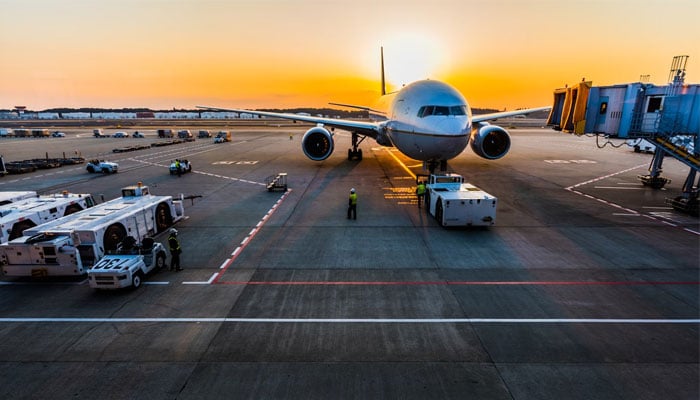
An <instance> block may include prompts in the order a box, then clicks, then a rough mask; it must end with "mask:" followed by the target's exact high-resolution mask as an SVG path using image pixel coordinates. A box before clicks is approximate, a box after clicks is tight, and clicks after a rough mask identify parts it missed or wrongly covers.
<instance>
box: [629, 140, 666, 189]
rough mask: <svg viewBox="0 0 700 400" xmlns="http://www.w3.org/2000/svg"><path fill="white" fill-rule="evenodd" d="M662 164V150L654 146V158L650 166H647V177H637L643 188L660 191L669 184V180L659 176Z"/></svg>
mask: <svg viewBox="0 0 700 400" xmlns="http://www.w3.org/2000/svg"><path fill="white" fill-rule="evenodd" d="M663 162H664V150H663V149H662V148H661V147H660V146H656V150H655V151H654V158H652V160H651V165H650V166H649V175H639V176H637V177H638V178H639V180H640V181H642V184H644V186H649V187H652V188H654V189H661V188H663V187H664V186H665V185H666V184H667V183H669V182H671V180H670V179H668V178H664V177H662V176H661V172H663V170H662V169H661V165H662V164H663Z"/></svg>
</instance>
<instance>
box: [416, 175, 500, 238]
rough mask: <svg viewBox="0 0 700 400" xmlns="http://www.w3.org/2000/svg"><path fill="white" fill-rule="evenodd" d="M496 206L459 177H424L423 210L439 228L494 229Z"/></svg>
mask: <svg viewBox="0 0 700 400" xmlns="http://www.w3.org/2000/svg"><path fill="white" fill-rule="evenodd" d="M419 179H420V178H419ZM496 203H497V199H496V197H494V196H492V195H490V194H488V193H486V192H484V191H483V190H481V189H479V188H478V187H476V186H474V185H472V184H470V183H464V178H463V177H462V176H461V175H457V174H450V173H447V174H442V175H436V174H432V175H430V176H429V177H428V182H427V184H426V193H425V206H426V208H427V210H428V212H429V213H430V215H432V216H433V217H435V219H436V220H437V222H438V223H439V224H440V225H441V226H491V225H494V224H495V223H496Z"/></svg>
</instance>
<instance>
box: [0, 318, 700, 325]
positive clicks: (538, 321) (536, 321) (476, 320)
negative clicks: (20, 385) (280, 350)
mask: <svg viewBox="0 0 700 400" xmlns="http://www.w3.org/2000/svg"><path fill="white" fill-rule="evenodd" d="M69 322H72V323H110V324H113V323H153V322H158V323H197V324H199V323H203V322H205V323H206V322H209V323H252V324H299V323H314V324H625V325H630V324H631V325H647V324H661V325H668V324H674V325H675V324H700V319H664V318H635V319H631V318H227V317H212V318H206V317H203V318H31V317H26V318H0V323H6V324H7V323H69Z"/></svg>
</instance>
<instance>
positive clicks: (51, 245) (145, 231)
mask: <svg viewBox="0 0 700 400" xmlns="http://www.w3.org/2000/svg"><path fill="white" fill-rule="evenodd" d="M183 217H184V207H183V201H182V199H180V200H173V198H172V197H171V196H154V195H151V194H150V193H149V191H148V187H147V186H142V185H140V184H139V185H137V186H129V187H126V188H124V189H122V197H120V198H117V199H114V200H110V201H108V202H105V203H102V204H100V205H97V206H95V207H92V208H90V209H87V210H84V211H80V212H77V213H75V214H72V215H69V216H66V217H63V218H59V219H57V220H55V221H52V222H48V223H46V224H42V225H39V226H36V227H34V228H30V229H27V230H25V231H24V236H22V237H20V238H17V239H15V240H12V241H10V242H7V243H4V244H2V245H0V264H2V270H3V272H4V274H5V275H7V276H35V277H42V276H69V275H83V274H85V273H87V271H88V269H90V267H92V266H93V265H95V264H96V263H97V262H98V261H99V260H100V259H101V258H102V257H103V256H104V255H105V254H108V253H109V252H113V251H115V250H116V249H117V247H118V245H119V243H121V242H122V240H123V239H124V238H126V237H127V236H132V237H133V238H134V239H136V241H138V242H141V241H143V239H144V238H147V237H151V236H153V235H156V234H158V233H160V232H163V231H165V230H166V229H167V228H168V227H170V226H171V225H172V224H173V223H175V222H177V221H179V220H180V219H182V218H183Z"/></svg>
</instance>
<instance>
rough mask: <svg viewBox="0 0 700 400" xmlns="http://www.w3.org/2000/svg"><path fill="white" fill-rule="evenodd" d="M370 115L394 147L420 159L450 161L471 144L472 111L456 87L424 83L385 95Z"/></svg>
mask: <svg viewBox="0 0 700 400" xmlns="http://www.w3.org/2000/svg"><path fill="white" fill-rule="evenodd" d="M375 110H377V111H380V112H379V113H370V116H371V117H372V118H373V119H375V120H378V121H382V122H381V123H382V126H383V128H384V129H385V133H386V135H387V136H388V137H389V139H390V140H391V142H392V144H393V145H394V146H396V148H397V149H398V150H399V151H401V152H402V153H403V154H405V155H407V156H408V157H411V158H413V159H416V160H422V161H429V160H449V159H451V158H454V157H456V156H457V155H459V154H460V153H461V152H462V151H464V149H465V148H466V147H467V144H468V143H469V135H470V133H471V129H472V126H471V125H472V123H471V109H470V108H469V104H467V101H466V99H465V98H464V96H462V94H461V93H460V92H459V91H457V90H456V89H455V88H453V87H452V86H450V85H448V84H446V83H443V82H439V81H432V80H423V81H417V82H414V83H412V84H410V85H408V86H404V87H403V88H402V89H401V90H400V91H398V92H395V93H392V94H388V95H386V96H383V97H382V98H381V99H380V101H379V102H378V104H377V105H376V108H375Z"/></svg>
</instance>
